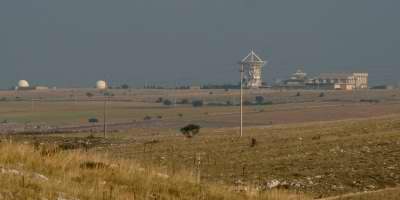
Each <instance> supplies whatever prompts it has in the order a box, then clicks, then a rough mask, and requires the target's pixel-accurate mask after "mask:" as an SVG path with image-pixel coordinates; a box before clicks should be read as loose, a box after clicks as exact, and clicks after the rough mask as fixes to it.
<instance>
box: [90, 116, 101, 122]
mask: <svg viewBox="0 0 400 200" xmlns="http://www.w3.org/2000/svg"><path fill="white" fill-rule="evenodd" d="M88 122H89V123H98V122H99V119H97V118H95V117H93V118H89V119H88Z"/></svg>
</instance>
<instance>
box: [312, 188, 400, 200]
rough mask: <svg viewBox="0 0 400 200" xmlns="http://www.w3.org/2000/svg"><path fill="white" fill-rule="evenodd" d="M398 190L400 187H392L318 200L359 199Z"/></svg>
mask: <svg viewBox="0 0 400 200" xmlns="http://www.w3.org/2000/svg"><path fill="white" fill-rule="evenodd" d="M396 190H400V186H397V187H393V188H385V189H380V190H375V191H368V192H353V193H347V194H343V195H339V196H333V197H327V198H322V199H318V200H340V199H342V198H349V197H350V198H351V197H359V196H362V195H367V194H376V193H381V192H390V191H396Z"/></svg>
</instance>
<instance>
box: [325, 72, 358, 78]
mask: <svg viewBox="0 0 400 200" xmlns="http://www.w3.org/2000/svg"><path fill="white" fill-rule="evenodd" d="M351 76H353V73H322V74H320V75H319V76H318V78H319V79H347V78H348V77H351Z"/></svg>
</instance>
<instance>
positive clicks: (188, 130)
mask: <svg viewBox="0 0 400 200" xmlns="http://www.w3.org/2000/svg"><path fill="white" fill-rule="evenodd" d="M180 131H181V133H182V134H183V135H184V136H186V137H187V138H192V137H194V136H195V135H197V134H198V133H199V132H200V126H199V125H195V124H189V125H187V126H185V127H183V128H181V130H180Z"/></svg>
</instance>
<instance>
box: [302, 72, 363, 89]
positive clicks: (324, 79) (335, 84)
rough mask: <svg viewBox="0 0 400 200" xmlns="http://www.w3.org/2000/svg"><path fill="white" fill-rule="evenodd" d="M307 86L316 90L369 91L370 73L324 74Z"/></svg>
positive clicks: (308, 82) (309, 81) (309, 82)
mask: <svg viewBox="0 0 400 200" xmlns="http://www.w3.org/2000/svg"><path fill="white" fill-rule="evenodd" d="M307 85H308V86H311V87H313V88H316V89H317V88H320V89H336V90H354V89H368V73H323V74H321V75H320V76H318V77H316V78H313V79H309V80H308V81H307Z"/></svg>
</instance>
